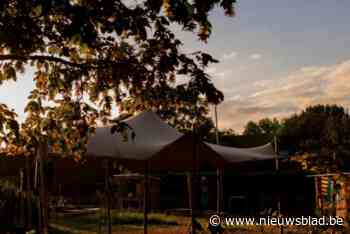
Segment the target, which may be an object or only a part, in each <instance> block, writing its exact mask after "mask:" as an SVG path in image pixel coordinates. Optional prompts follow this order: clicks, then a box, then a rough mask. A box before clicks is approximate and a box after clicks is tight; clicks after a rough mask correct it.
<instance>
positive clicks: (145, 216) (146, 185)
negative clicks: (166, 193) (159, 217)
mask: <svg viewBox="0 0 350 234" xmlns="http://www.w3.org/2000/svg"><path fill="white" fill-rule="evenodd" d="M143 195H144V198H143V233H144V234H147V233H148V206H149V204H148V203H149V199H148V195H149V165H148V160H146V161H145V172H144V194H143Z"/></svg>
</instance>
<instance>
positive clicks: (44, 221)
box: [38, 142, 49, 234]
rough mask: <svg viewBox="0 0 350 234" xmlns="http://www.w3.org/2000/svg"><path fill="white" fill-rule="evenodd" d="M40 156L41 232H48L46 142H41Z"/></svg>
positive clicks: (41, 233) (44, 233)
mask: <svg viewBox="0 0 350 234" xmlns="http://www.w3.org/2000/svg"><path fill="white" fill-rule="evenodd" d="M38 158H39V166H40V173H39V176H40V188H39V196H40V210H41V227H40V234H48V232H49V209H48V208H49V207H48V202H49V200H48V191H47V188H46V180H45V162H46V161H47V159H48V152H47V145H46V142H40V143H39V149H38Z"/></svg>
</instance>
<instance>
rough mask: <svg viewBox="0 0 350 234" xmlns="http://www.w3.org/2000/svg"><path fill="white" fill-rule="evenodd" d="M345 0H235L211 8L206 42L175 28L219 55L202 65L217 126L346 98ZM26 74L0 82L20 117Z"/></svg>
mask: <svg viewBox="0 0 350 234" xmlns="http://www.w3.org/2000/svg"><path fill="white" fill-rule="evenodd" d="M349 10H350V1H348V0H333V1H329V0H317V1H306V0H293V1H291V0H238V4H237V8H236V12H237V15H236V17H234V18H228V17H225V16H224V14H223V12H222V11H221V10H214V11H213V12H212V13H211V20H212V23H213V32H212V36H211V38H210V39H209V41H208V43H207V44H204V43H201V42H198V40H197V38H196V36H195V35H193V34H190V33H183V32H180V31H179V35H180V38H182V39H183V41H184V44H185V50H186V51H194V50H198V49H201V50H204V51H207V52H209V53H211V54H212V55H213V56H214V57H216V58H217V59H219V60H220V63H219V64H215V65H212V66H210V67H209V68H208V70H207V72H208V73H209V74H210V75H212V77H213V80H214V83H215V84H216V86H217V87H218V88H219V89H220V90H222V91H223V92H224V94H225V101H224V103H222V104H221V105H220V106H219V120H220V121H219V125H220V126H219V127H220V128H233V129H234V130H236V131H240V130H241V129H242V127H243V126H244V124H245V123H246V122H247V121H248V120H258V119H260V118H263V117H278V118H283V117H285V116H288V115H290V114H292V113H295V112H297V111H300V110H301V109H302V108H304V107H305V106H307V105H311V104H317V103H331V104H333V103H336V104H341V105H344V106H345V107H349V106H350V95H349V91H350V82H349V79H350V27H349V23H350V14H349ZM32 88H33V82H32V80H31V74H29V73H28V74H26V75H25V76H24V77H23V78H21V79H20V80H19V82H17V83H14V82H8V83H6V84H4V85H2V86H1V87H0V102H4V103H7V104H8V105H9V106H10V107H11V108H14V109H15V110H16V111H17V112H18V113H20V117H21V118H23V109H24V105H25V101H26V98H27V96H28V94H29V92H30V90H31V89H32Z"/></svg>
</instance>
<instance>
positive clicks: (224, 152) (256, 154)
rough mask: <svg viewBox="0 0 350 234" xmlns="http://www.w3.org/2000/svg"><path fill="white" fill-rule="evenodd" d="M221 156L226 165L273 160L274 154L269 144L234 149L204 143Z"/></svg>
mask: <svg viewBox="0 0 350 234" xmlns="http://www.w3.org/2000/svg"><path fill="white" fill-rule="evenodd" d="M205 144H206V145H208V146H209V147H210V148H212V149H213V150H214V151H215V152H217V153H218V154H219V155H221V156H222V157H223V158H224V159H225V161H227V162H228V163H239V162H245V161H254V160H255V161H258V160H269V159H274V158H275V157H276V156H275V153H274V151H273V146H272V144H271V143H267V144H266V145H262V146H258V147H253V148H235V147H228V146H222V145H216V144H211V143H205Z"/></svg>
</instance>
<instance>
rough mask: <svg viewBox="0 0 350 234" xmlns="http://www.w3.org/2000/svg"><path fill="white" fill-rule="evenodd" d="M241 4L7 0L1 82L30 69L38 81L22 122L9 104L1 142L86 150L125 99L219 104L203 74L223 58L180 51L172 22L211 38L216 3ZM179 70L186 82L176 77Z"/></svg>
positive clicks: (0, 33) (16, 149)
mask: <svg viewBox="0 0 350 234" xmlns="http://www.w3.org/2000/svg"><path fill="white" fill-rule="evenodd" d="M234 2H235V1H234V0H211V1H206V2H203V1H169V0H163V1H161V0H145V1H136V2H134V3H131V2H125V1H121V0H105V1H103V2H100V1H86V0H76V1H70V0H59V1H47V0H36V1H29V0H24V1H22V0H21V1H19V0H4V1H1V3H0V11H1V12H2V13H1V15H0V81H1V82H5V81H6V80H11V79H12V80H16V79H17V75H18V73H23V72H26V71H27V70H28V69H29V68H30V69H33V70H34V71H35V73H34V74H35V75H34V77H33V79H34V80H35V83H36V88H35V89H34V90H33V91H32V92H31V95H30V96H29V98H28V104H27V107H26V109H25V111H26V112H27V113H28V117H27V119H26V120H25V122H24V123H23V124H21V125H20V124H18V123H17V122H16V118H15V116H16V115H15V113H14V112H13V111H11V110H9V109H8V108H7V107H6V106H4V105H3V106H2V108H1V113H0V115H1V118H0V120H2V122H1V123H2V125H1V126H0V127H1V130H2V131H1V141H2V142H1V143H2V144H1V145H6V148H7V150H8V152H9V153H13V154H35V152H36V149H37V148H38V147H37V146H38V143H40V142H46V143H48V144H49V145H50V146H51V148H52V150H53V151H55V152H57V153H64V154H66V155H74V156H75V157H76V158H80V157H81V155H83V154H84V146H85V144H86V142H87V139H88V136H89V135H90V134H91V133H92V132H93V131H94V127H95V126H96V120H102V122H104V123H107V122H108V121H110V120H111V113H112V108H113V107H114V106H119V105H120V104H122V103H123V102H124V101H125V100H126V99H129V98H133V99H135V100H137V102H140V103H143V104H144V103H147V104H148V105H150V106H151V107H159V106H164V107H165V106H173V107H174V108H175V107H176V104H179V103H182V102H183V101H186V102H190V103H192V105H197V103H198V102H200V100H202V99H204V100H205V102H207V103H219V102H220V101H222V100H223V95H222V93H221V92H220V91H218V90H217V89H216V88H215V86H214V85H213V83H212V82H211V80H210V77H209V76H208V75H207V74H206V73H205V72H204V69H205V67H206V66H207V65H208V64H209V63H212V62H217V60H215V59H214V58H212V56H210V55H209V54H207V53H203V52H200V51H198V52H194V53H190V54H185V53H183V52H181V51H182V50H181V46H182V43H181V41H180V40H179V39H178V38H177V37H176V35H175V34H174V32H173V31H172V28H171V26H172V25H173V24H178V25H180V26H181V27H182V28H183V29H184V30H187V31H195V32H197V34H198V37H199V39H200V40H202V41H206V40H207V38H208V37H209V35H210V32H211V24H210V21H209V19H208V12H209V11H210V10H211V9H213V8H214V7H215V6H217V5H219V6H220V7H222V8H223V9H224V10H225V13H226V14H227V15H233V4H234ZM179 75H182V76H186V77H188V78H189V80H188V82H187V83H185V84H182V85H178V84H177V83H176V82H175V81H176V78H177V76H179ZM178 106H180V107H179V108H181V105H178ZM114 123H116V124H119V123H120V121H118V120H116V121H115V122H114ZM118 129H119V128H118ZM9 149H11V150H9Z"/></svg>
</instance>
